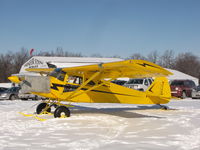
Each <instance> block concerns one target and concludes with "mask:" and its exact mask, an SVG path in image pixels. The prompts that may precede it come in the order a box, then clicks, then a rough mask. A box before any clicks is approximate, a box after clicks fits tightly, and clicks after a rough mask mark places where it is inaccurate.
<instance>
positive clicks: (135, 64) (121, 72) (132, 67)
mask: <svg viewBox="0 0 200 150" xmlns="http://www.w3.org/2000/svg"><path fill="white" fill-rule="evenodd" d="M62 70H63V71H65V72H67V74H68V75H78V74H86V75H88V76H89V75H91V74H93V73H95V72H99V71H102V73H101V78H120V77H128V78H142V77H159V76H168V75H172V73H171V72H169V71H167V70H166V69H164V68H162V67H160V66H159V65H156V64H154V63H151V62H148V61H145V60H125V61H119V62H111V63H102V64H96V65H87V66H80V67H70V68H62Z"/></svg>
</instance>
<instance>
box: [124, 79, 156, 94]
mask: <svg viewBox="0 0 200 150" xmlns="http://www.w3.org/2000/svg"><path fill="white" fill-rule="evenodd" d="M152 82H153V79H152V78H140V79H129V81H128V82H126V83H125V84H124V86H125V87H128V88H132V89H135V90H139V91H146V90H147V88H148V87H149V86H150V85H151V83H152Z"/></svg>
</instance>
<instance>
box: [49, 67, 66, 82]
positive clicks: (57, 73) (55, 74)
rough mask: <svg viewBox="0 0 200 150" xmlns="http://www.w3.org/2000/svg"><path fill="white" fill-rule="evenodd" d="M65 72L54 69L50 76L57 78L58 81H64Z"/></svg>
mask: <svg viewBox="0 0 200 150" xmlns="http://www.w3.org/2000/svg"><path fill="white" fill-rule="evenodd" d="M65 75H66V72H64V71H62V69H61V68H56V69H55V70H54V71H53V72H51V73H50V76H52V77H55V78H57V79H58V80H60V81H64V79H65Z"/></svg>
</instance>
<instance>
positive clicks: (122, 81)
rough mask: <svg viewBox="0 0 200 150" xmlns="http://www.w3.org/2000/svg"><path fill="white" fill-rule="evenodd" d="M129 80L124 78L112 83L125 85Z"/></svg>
mask: <svg viewBox="0 0 200 150" xmlns="http://www.w3.org/2000/svg"><path fill="white" fill-rule="evenodd" d="M126 82H127V81H124V80H114V81H112V83H115V84H118V85H124V84H125V83H126Z"/></svg>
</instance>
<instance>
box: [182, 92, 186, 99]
mask: <svg viewBox="0 0 200 150" xmlns="http://www.w3.org/2000/svg"><path fill="white" fill-rule="evenodd" d="M186 97H187V95H186V92H185V91H183V93H182V99H185V98H186Z"/></svg>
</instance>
